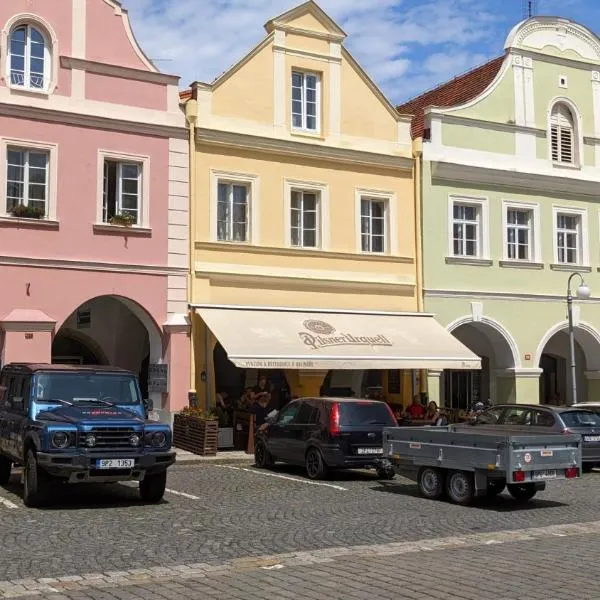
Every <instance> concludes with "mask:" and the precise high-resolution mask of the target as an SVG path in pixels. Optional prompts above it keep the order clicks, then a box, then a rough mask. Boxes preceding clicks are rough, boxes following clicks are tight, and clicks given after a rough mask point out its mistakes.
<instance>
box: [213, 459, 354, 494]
mask: <svg viewBox="0 0 600 600" xmlns="http://www.w3.org/2000/svg"><path fill="white" fill-rule="evenodd" d="M215 467H220V468H222V469H233V470H235V471H246V473H253V474H254V475H264V476H265V477H276V478H277V479H286V480H287V481H296V482H297V483H306V484H307V485H319V486H321V487H328V488H333V489H334V490H340V491H342V492H347V491H348V488H345V487H342V486H341V485H334V484H333V483H322V482H320V481H309V480H308V479H298V478H297V477H290V476H289V475H278V474H277V473H265V472H264V471H257V470H256V469H246V468H244V467H232V466H231V465H215Z"/></svg>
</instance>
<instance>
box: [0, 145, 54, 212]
mask: <svg viewBox="0 0 600 600" xmlns="http://www.w3.org/2000/svg"><path fill="white" fill-rule="evenodd" d="M9 148H19V149H21V150H33V151H38V152H39V151H41V152H47V153H48V171H47V178H48V180H47V184H46V216H45V217H44V218H43V219H41V220H44V221H56V199H57V196H58V192H57V186H58V145H57V144H47V143H42V142H37V141H33V140H26V139H19V138H5V137H3V138H0V165H1V168H0V190H1V192H0V194H1V195H0V198H2V201H1V202H0V217H2V218H9V219H15V218H17V217H13V215H11V214H10V213H8V212H7V211H6V204H7V199H6V184H7V159H8V149H9Z"/></svg>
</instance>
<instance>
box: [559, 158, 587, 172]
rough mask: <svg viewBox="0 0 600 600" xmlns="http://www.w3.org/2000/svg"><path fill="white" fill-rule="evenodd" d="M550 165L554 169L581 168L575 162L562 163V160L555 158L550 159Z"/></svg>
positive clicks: (573, 169) (577, 169) (576, 169)
mask: <svg viewBox="0 0 600 600" xmlns="http://www.w3.org/2000/svg"><path fill="white" fill-rule="evenodd" d="M552 166H553V167H554V168H556V169H570V170H572V171H580V170H581V165H578V164H576V163H563V162H557V161H555V160H553V161H552Z"/></svg>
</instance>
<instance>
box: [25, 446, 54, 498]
mask: <svg viewBox="0 0 600 600" xmlns="http://www.w3.org/2000/svg"><path fill="white" fill-rule="evenodd" d="M48 487H49V477H48V475H47V474H46V473H45V471H43V470H42V469H41V468H40V467H39V465H38V463H37V459H36V457H35V452H34V451H33V450H31V449H29V450H27V454H26V457H25V469H24V472H23V502H24V504H25V506H29V507H31V508H37V507H40V506H43V505H44V504H45V503H46V497H47V494H48Z"/></svg>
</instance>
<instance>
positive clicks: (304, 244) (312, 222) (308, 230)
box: [290, 190, 320, 248]
mask: <svg viewBox="0 0 600 600" xmlns="http://www.w3.org/2000/svg"><path fill="white" fill-rule="evenodd" d="M290 207H291V213H290V219H291V221H290V222H291V244H292V246H296V247H298V248H317V247H318V246H319V242H320V240H319V195H318V193H317V192H306V191H298V190H292V198H291V203H290Z"/></svg>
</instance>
